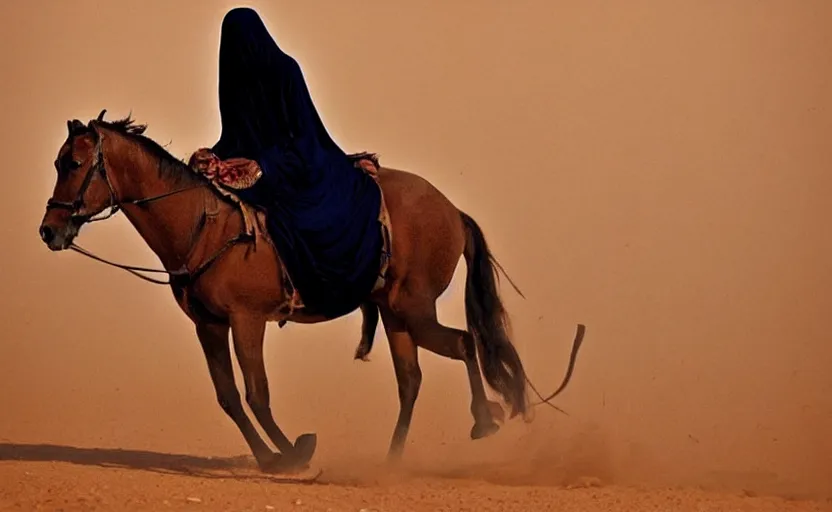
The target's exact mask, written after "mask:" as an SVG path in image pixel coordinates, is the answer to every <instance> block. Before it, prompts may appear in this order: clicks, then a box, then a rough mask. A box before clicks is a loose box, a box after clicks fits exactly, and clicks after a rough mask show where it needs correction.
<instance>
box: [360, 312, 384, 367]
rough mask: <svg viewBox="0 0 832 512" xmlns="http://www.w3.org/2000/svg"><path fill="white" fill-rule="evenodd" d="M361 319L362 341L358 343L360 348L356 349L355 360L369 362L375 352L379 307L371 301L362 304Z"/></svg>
mask: <svg viewBox="0 0 832 512" xmlns="http://www.w3.org/2000/svg"><path fill="white" fill-rule="evenodd" d="M361 317H362V319H361V341H360V342H358V346H357V347H356V348H355V359H360V360H362V361H369V358H368V357H367V356H369V355H370V351H372V350H373V342H374V341H375V336H376V327H378V318H379V312H378V306H377V305H376V304H375V303H374V302H369V301H367V302H365V303H363V304H361Z"/></svg>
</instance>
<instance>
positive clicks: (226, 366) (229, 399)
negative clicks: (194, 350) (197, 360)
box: [196, 321, 279, 470]
mask: <svg viewBox="0 0 832 512" xmlns="http://www.w3.org/2000/svg"><path fill="white" fill-rule="evenodd" d="M228 330H229V326H228V325H227V324H222V323H211V322H205V321H198V322H197V324H196V333H197V337H198V338H199V343H200V345H202V351H203V353H204V354H205V359H206V361H207V362H208V372H209V373H210V374H211V381H212V382H213V383H214V389H215V390H216V393H217V401H218V402H219V404H220V407H221V408H222V410H223V411H225V413H226V414H227V415H228V416H229V417H230V418H231V419H232V420H233V421H234V423H235V424H236V425H237V428H239V429H240V432H241V433H242V434H243V437H244V438H245V440H246V443H247V444H248V446H249V449H250V450H251V452H252V454H253V455H254V458H255V459H256V460H257V465H258V466H259V467H260V468H261V469H263V470H266V469H268V468H270V467H272V466H273V465H274V464H275V463H276V460H277V459H278V458H279V457H276V455H275V454H274V453H273V452H272V450H271V449H270V448H269V447H268V445H266V443H265V442H264V441H263V439H262V438H261V437H260V434H258V433H257V430H256V429H255V428H254V425H253V424H252V423H251V420H249V419H248V416H247V415H246V413H245V410H244V409H243V403H242V401H241V400H240V392H239V391H238V390H237V385H236V383H235V382H234V371H233V368H232V366H231V350H230V348H229V346H228Z"/></svg>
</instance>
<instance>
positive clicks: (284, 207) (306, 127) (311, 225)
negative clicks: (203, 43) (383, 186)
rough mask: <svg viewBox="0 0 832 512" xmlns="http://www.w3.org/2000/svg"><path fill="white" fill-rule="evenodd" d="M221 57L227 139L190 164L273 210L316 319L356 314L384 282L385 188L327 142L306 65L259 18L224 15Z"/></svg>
mask: <svg viewBox="0 0 832 512" xmlns="http://www.w3.org/2000/svg"><path fill="white" fill-rule="evenodd" d="M219 54H220V55H219V61H220V62H219V108H220V117H221V120H222V134H221V136H220V139H219V141H217V143H216V144H214V146H213V147H212V148H210V149H207V148H203V149H200V150H198V151H197V152H196V153H195V154H194V155H193V156H192V157H191V165H192V166H193V167H194V168H195V169H196V170H197V171H198V172H202V173H204V174H206V175H207V176H208V177H209V178H212V179H215V180H217V181H219V182H221V183H222V184H224V185H225V186H228V187H230V188H233V189H235V191H234V192H235V194H236V195H237V196H238V197H240V199H242V200H243V201H246V202H248V203H250V204H253V205H256V206H258V207H261V208H262V209H264V210H265V211H266V212H267V223H268V230H269V234H270V235H271V238H272V239H273V241H274V243H275V245H276V247H277V250H278V253H279V254H280V258H281V261H282V263H283V264H284V265H285V267H286V269H287V271H288V273H289V276H290V277H291V280H292V284H293V285H294V286H295V288H296V290H297V291H298V292H299V293H300V296H301V298H302V301H303V303H304V306H305V307H306V308H307V309H308V310H310V312H314V313H317V314H322V315H324V316H327V317H332V318H334V317H337V316H340V315H343V314H346V313H349V312H351V311H352V310H354V309H355V308H357V307H358V305H359V304H360V302H361V301H362V300H363V299H364V298H366V296H367V294H368V293H369V292H370V290H371V289H372V287H373V286H374V284H375V282H376V279H377V277H378V271H379V265H380V258H381V251H382V234H381V228H380V224H379V220H378V217H379V209H380V206H381V190H380V188H379V186H378V184H377V183H376V182H375V180H374V178H373V176H371V175H370V174H368V173H367V172H364V171H362V170H361V169H359V168H357V167H356V165H355V159H354V158H351V157H350V156H349V155H347V154H346V153H345V152H344V151H342V150H341V149H340V148H339V147H338V145H337V144H336V143H335V142H334V141H333V140H332V138H331V137H330V136H329V134H328V133H327V131H326V129H325V128H324V126H323V123H322V122H321V119H320V117H319V116H318V113H317V111H316V110H315V107H314V105H313V104H312V99H311V97H310V95H309V91H308V89H307V87H306V83H305V81H304V78H303V73H302V72H301V69H300V66H299V65H298V63H297V62H296V61H295V60H294V59H293V58H292V57H290V56H289V55H287V54H286V53H284V52H283V51H282V50H281V49H280V48H279V47H278V46H277V44H276V43H275V41H274V40H273V39H272V37H271V36H270V35H269V32H268V30H267V29H266V26H265V25H264V23H263V21H262V20H261V19H260V16H259V15H258V14H257V13H256V12H255V11H254V10H252V9H250V8H234V9H232V10H231V11H229V12H228V13H227V14H226V15H225V18H224V19H223V22H222V30H221V36H220V51H219ZM365 164H366V163H365Z"/></svg>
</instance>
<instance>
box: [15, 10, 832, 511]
mask: <svg viewBox="0 0 832 512" xmlns="http://www.w3.org/2000/svg"><path fill="white" fill-rule="evenodd" d="M46 3H49V4H50V8H49V9H44V8H42V5H43V4H44V2H41V3H38V6H35V5H34V4H31V5H29V4H26V5H24V4H13V3H12V2H9V3H7V4H3V6H2V7H0V14H2V16H0V19H2V20H3V21H2V22H0V23H2V24H3V26H4V27H3V30H0V38H2V45H0V47H1V48H2V50H0V58H1V59H2V68H3V69H5V70H14V72H11V73H10V74H9V75H8V77H7V78H8V79H7V80H4V84H3V85H2V87H3V89H4V90H3V94H2V95H0V104H2V111H3V112H5V113H6V119H5V121H6V122H4V123H2V124H0V131H1V132H0V139H2V140H3V141H4V146H5V147H6V148H14V149H13V150H11V149H9V150H7V154H6V162H5V169H6V173H7V178H6V183H5V185H4V187H3V188H2V189H0V196H1V197H0V212H2V214H3V215H2V218H4V219H6V221H5V222H3V223H2V224H0V234H1V235H2V237H3V240H4V242H3V247H4V251H2V254H0V258H2V267H0V268H2V272H0V289H2V291H3V293H2V295H0V311H2V315H3V316H2V320H3V332H2V337H0V354H2V357H0V390H2V393H0V411H2V413H0V443H2V444H3V446H5V447H6V448H7V449H11V450H12V451H13V447H14V446H18V445H23V444H49V445H57V446H69V447H85V448H122V449H133V450H146V451H149V452H152V453H161V454H164V453H186V454H193V455H199V456H205V457H209V456H210V457H214V456H216V457H220V456H234V455H240V454H247V447H246V446H245V444H244V443H243V440H242V437H241V436H240V434H239V432H238V431H237V429H236V427H235V426H234V425H233V423H232V422H231V421H230V420H229V419H228V418H226V417H225V415H224V414H223V412H222V411H221V410H220V408H219V407H218V405H217V403H216V399H215V395H214V391H213V388H212V386H211V382H210V379H209V376H208V372H207V367H206V365H205V362H204V360H203V357H202V353H201V350H200V348H199V346H198V343H197V341H196V338H195V335H194V332H193V327H192V325H190V324H189V322H188V320H187V319H186V318H185V317H184V316H183V315H182V313H181V312H180V311H179V310H178V309H177V308H176V305H175V303H174V301H173V297H172V296H171V294H170V292H169V291H168V290H165V289H164V288H161V287H153V286H151V285H149V284H147V283H144V282H142V281H140V280H138V279H135V278H134V277H132V276H130V275H128V274H126V273H121V272H119V271H117V270H114V269H111V268H106V267H103V266H100V265H98V264H96V263H95V262H92V261H89V260H86V259H83V258H82V257H80V256H79V255H77V254H73V253H59V254H55V253H50V252H49V251H48V250H47V249H46V248H45V247H44V246H43V244H42V243H41V242H40V240H39V239H38V236H37V226H38V223H39V222H40V218H41V215H42V214H43V205H44V203H45V201H46V199H47V198H48V197H49V195H50V193H51V187H52V185H53V183H54V181H53V180H54V171H53V169H52V160H53V159H54V157H55V155H56V153H57V151H58V148H59V146H60V144H61V142H62V141H63V139H64V137H65V122H66V119H68V118H73V117H78V118H80V119H82V120H83V121H86V120H88V119H90V118H92V117H94V116H95V115H97V113H98V112H99V111H100V110H101V109H102V108H107V109H108V112H109V114H108V115H112V116H118V117H120V116H123V115H126V114H127V113H128V112H130V111H131V110H132V114H133V116H134V118H136V120H137V121H138V122H142V123H145V122H146V123H148V124H149V130H148V133H147V134H148V135H149V136H150V137H152V138H154V139H155V140H156V141H158V142H160V143H162V144H168V143H169V146H168V149H169V150H170V151H171V152H172V153H173V154H175V155H177V156H181V157H183V158H185V157H186V156H187V155H188V154H189V153H190V152H191V151H193V150H194V149H195V148H197V147H200V146H204V145H208V144H211V143H213V142H214V141H215V140H216V137H217V135H218V133H219V120H218V115H217V113H216V112H217V110H216V109H217V107H216V82H215V80H216V79H215V77H216V47H217V43H218V35H219V23H220V20H221V16H222V14H223V13H224V12H225V10H226V9H227V8H228V7H229V6H231V4H232V3H231V2H221V1H213V2H205V3H204V5H201V6H200V7H199V8H193V7H190V6H189V7H188V8H187V9H185V8H183V7H180V6H178V4H177V5H175V6H174V5H171V4H170V3H167V2H161V1H151V2H146V3H144V4H141V5H139V4H136V5H130V6H129V7H128V6H126V4H125V5H122V4H118V5H117V4H112V3H96V2H92V1H88V2H81V4H83V6H84V8H81V7H77V6H76V3H73V7H69V4H65V3H63V2H58V1H54V2H46ZM313 4H314V5H313ZM313 4H310V5H306V4H304V5H301V4H298V3H292V2H260V3H259V4H258V3H257V2H254V3H253V5H255V6H256V7H257V8H258V9H259V10H260V12H261V13H262V15H263V16H264V18H265V19H266V20H267V22H268V24H269V26H270V28H271V29H272V30H273V32H274V33H275V34H277V37H278V42H279V43H280V44H281V45H283V46H285V47H286V49H287V51H289V52H290V53H293V54H294V55H295V56H296V58H297V59H298V60H299V62H300V63H301V65H302V67H303V69H304V72H305V74H306V77H307V80H308V81H309V87H310V90H311V92H312V94H313V97H314V98H315V101H316V105H317V106H318V109H319V110H320V111H321V112H322V116H323V118H324V121H325V123H326V124H327V126H328V127H329V129H330V131H331V133H332V135H333V137H334V138H335V139H336V140H338V141H339V143H340V144H342V145H343V146H344V147H345V148H349V149H350V150H351V151H352V150H355V151H360V150H369V151H376V152H379V153H380V154H381V162H382V164H385V165H389V166H392V167H397V168H403V169H407V170H410V171H413V172H416V173H418V174H421V175H422V176H425V177H426V178H427V179H429V180H430V181H431V182H433V183H434V184H435V185H436V186H437V187H439V188H440V189H441V190H442V191H443V192H445V193H446V194H447V195H448V196H449V197H450V198H451V199H452V201H454V202H455V203H456V204H457V205H458V206H459V208H460V209H462V210H464V211H466V212H467V213H468V214H470V215H471V216H473V217H474V218H475V219H476V220H477V221H478V222H479V223H480V225H481V226H482V227H483V230H484V231H485V234H486V237H487V239H488V241H489V243H490V245H491V248H492V250H493V251H494V253H495V255H496V257H497V258H498V260H499V261H500V262H501V263H502V264H503V266H504V267H505V268H506V270H507V271H508V272H509V274H510V275H511V277H512V278H513V279H514V280H515V281H516V282H517V283H518V285H519V286H520V288H521V289H522V291H523V292H524V294H525V296H526V299H525V300H523V299H522V298H520V297H519V296H517V295H516V294H515V293H514V292H513V291H512V290H511V288H510V287H509V286H507V285H506V284H507V283H505V282H504V286H502V293H503V296H504V300H505V303H506V305H507V308H508V310H509V313H510V315H511V319H512V321H513V333H514V339H515V341H516V344H517V346H518V349H519V351H520V353H521V356H522V357H523V360H524V362H525V365H526V369H527V371H528V373H529V376H530V378H531V379H532V381H533V382H534V384H535V385H536V386H537V387H538V388H540V389H541V391H549V390H551V389H553V388H554V387H555V386H556V385H557V384H558V383H559V382H560V379H561V377H562V375H563V372H564V371H565V368H566V363H567V359H568V354H569V347H570V342H571V340H572V337H573V335H574V329H575V326H576V324H577V323H584V324H586V326H587V333H586V339H585V341H584V347H583V349H582V352H581V355H580V356H579V358H578V363H577V369H576V372H575V376H574V377H573V380H572V383H571V384H570V386H569V388H568V389H567V390H566V391H565V392H564V393H563V394H562V395H561V396H560V397H558V399H557V402H556V403H557V405H558V406H559V407H562V408H563V409H565V410H566V411H567V412H568V413H569V416H565V415H562V414H560V413H558V412H556V411H554V410H552V409H549V408H546V407H540V408H537V409H536V410H535V418H534V421H532V422H531V423H528V424H525V423H523V422H522V421H519V420H513V421H511V422H510V423H508V424H506V425H504V426H503V429H502V430H501V431H500V432H499V433H498V435H497V436H495V437H493V438H489V439H485V440H481V441H476V442H472V441H470V440H469V439H468V432H469V429H470V427H471V425H472V419H471V417H470V413H469V401H470V392H469V390H468V383H467V379H466V376H465V370H464V366H463V365H462V363H457V362H452V361H448V360H443V359H440V358H439V357H437V356H434V355H432V354H429V353H422V355H421V356H420V357H421V362H422V368H423V375H424V378H423V385H422V389H421V393H420V396H419V399H418V401H417V404H416V412H415V418H414V421H413V426H412V429H411V437H410V443H409V445H408V447H407V449H406V458H407V460H408V468H409V471H410V473H411V474H414V475H431V476H434V477H445V478H466V479H482V480H487V481H491V482H496V483H503V484H534V485H557V486H569V485H605V484H610V483H614V484H622V485H646V486H667V485H672V486H680V485H693V486H703V487H708V488H725V489H730V490H745V491H747V492H759V493H774V494H780V495H788V496H795V495H812V496H817V495H819V496H832V478H830V475H832V437H830V435H829V433H830V432H832V377H830V373H829V369H830V368H832V344H830V335H829V333H830V332H832V325H830V315H829V309H830V306H831V305H832V297H831V296H830V290H832V286H830V285H832V271H830V266H829V257H828V255H829V254H830V251H832V235H830V231H829V229H828V228H827V219H829V218H830V217H832V206H830V203H829V201H828V197H827V196H828V191H829V190H830V187H832V178H830V173H829V169H830V168H832V149H830V145H829V144H828V134H829V133H830V129H832V117H830V115H831V114H830V113H832V101H831V100H830V94H829V87H828V85H829V79H830V76H832V73H830V69H829V59H828V55H829V54H830V51H832V44H830V43H831V42H832V41H830V35H829V31H828V30H826V28H827V27H828V20H829V19H832V7H830V6H832V4H830V3H828V2H824V1H804V2H799V3H784V2H750V1H748V2H728V3H726V2H723V3H693V2H675V1H674V2H657V1H647V0H643V1H642V0H640V1H637V2H628V3H627V7H626V8H625V6H624V4H623V3H621V4H611V3H609V2H582V3H579V4H577V3H572V4H570V3H566V2H549V1H548V0H546V1H544V0H541V1H532V0H530V1H526V2H521V3H519V4H516V5H511V6H509V5H508V4H502V3H493V4H482V5H481V6H480V7H478V9H477V11H476V12H473V11H471V10H470V7H469V4H468V3H467V2H464V1H457V2H446V3H443V4H442V6H441V8H438V7H437V6H436V5H433V4H432V5H430V6H429V5H427V4H421V3H412V4H410V5H398V6H397V7H395V8H393V7H390V6H389V5H388V4H386V3H384V2H381V1H369V2H365V1H362V2H359V3H354V4H352V5H350V6H347V4H346V3H345V2H330V3H322V2H317V3H313ZM323 4H325V5H326V8H322V5H323ZM76 7H77V8H76ZM125 19H130V25H131V26H134V27H140V29H138V30H137V31H136V33H132V32H131V34H130V35H129V36H126V35H125V33H124V27H125ZM359 26H364V27H372V30H369V29H368V30H366V31H364V30H356V27H359ZM151 28H152V30H151ZM151 32H155V33H156V34H157V35H154V36H148V35H143V36H141V37H140V36H138V35H136V34H138V33H141V34H150V33H151ZM78 34H84V39H83V42H82V43H81V44H82V46H79V50H78V51H77V52H67V51H66V50H65V48H66V47H65V45H67V44H72V42H73V41H77V38H78ZM12 43H14V44H12ZM80 48H87V49H89V48H94V51H92V50H91V51H90V52H89V53H86V52H85V51H82V49H80ZM369 67H372V69H371V70H370V69H368V68H369ZM194 77H196V78H194ZM10 219H18V220H14V221H12V220H10ZM393 236H394V238H395V233H394V235H393ZM79 243H81V244H82V245H83V246H85V247H86V248H89V249H91V250H95V251H97V252H99V253H102V254H104V255H105V256H106V257H108V258H112V259H115V260H117V261H123V262H128V263H134V264H140V265H151V266H155V265H157V261H156V259H155V258H154V256H153V255H152V254H151V253H150V252H149V250H148V249H147V247H146V246H145V245H144V243H143V242H142V241H141V240H140V239H139V238H138V236H137V235H136V234H135V232H134V231H133V230H132V227H131V226H130V225H129V224H128V223H127V222H126V221H125V220H124V219H123V218H120V217H119V218H114V219H111V220H110V221H107V222H104V223H96V224H95V225H94V226H89V227H86V228H84V229H83V230H82V233H81V237H80V239H79ZM463 265H464V263H461V264H460V267H459V268H458V270H457V275H456V277H455V279H454V282H453V284H452V286H451V289H450V290H449V291H448V292H447V293H446V294H445V296H443V297H442V298H441V299H440V300H439V303H438V308H439V315H440V319H442V321H443V322H445V323H447V324H449V325H453V326H456V327H462V326H464V322H465V317H464V309H463V304H462V295H463V294H462V290H463V288H464V275H465V274H464V266H463ZM359 331H360V317H359V316H358V314H354V315H351V316H349V317H347V318H343V319H340V320H337V321H334V322H330V323H328V324H325V325H316V326H306V325H289V326H287V327H285V328H283V329H279V328H278V327H277V325H271V326H270V327H269V329H268V331H267V343H266V345H267V346H266V359H267V370H268V374H269V378H270V386H271V390H272V406H273V410H274V414H275V417H276V419H277V421H278V423H279V424H280V425H281V427H283V428H284V430H285V431H287V432H288V433H290V435H292V436H296V435H299V434H301V433H303V432H308V431H315V432H317V433H318V435H319V452H318V455H317V459H316V460H317V463H318V464H320V465H321V466H323V467H324V468H326V469H327V472H328V473H327V474H328V475H331V476H329V477H328V478H331V479H332V480H333V481H336V482H359V483H361V482H363V483H372V482H375V481H383V480H384V479H385V478H388V477H389V476H388V475H387V474H386V473H385V472H384V471H383V469H381V468H380V466H379V464H380V463H381V462H382V461H383V459H384V456H385V451H386V449H387V444H388V442H389V439H390V435H391V433H392V428H393V425H394V424H395V421H396V415H397V413H398V397H397V391H396V385H395V377H394V375H393V370H392V365H391V364H390V359H389V350H388V348H387V345H386V339H385V337H384V333H383V331H382V330H381V327H379V332H378V334H377V342H376V348H375V350H374V352H373V354H372V355H371V362H370V363H361V362H355V361H353V360H352V354H353V350H354V347H355V344H356V343H357V341H358V339H359ZM238 382H241V381H240V380H239V376H238ZM241 389H242V388H241ZM9 447H11V448H9Z"/></svg>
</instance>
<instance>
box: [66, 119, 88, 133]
mask: <svg viewBox="0 0 832 512" xmlns="http://www.w3.org/2000/svg"><path fill="white" fill-rule="evenodd" d="M86 128H87V127H86V126H84V123H82V122H81V121H79V120H78V119H73V120H71V121H67V122H66V130H67V132H68V133H69V136H70V137H72V136H73V135H77V134H78V133H81V132H83V131H84V130H86Z"/></svg>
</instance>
